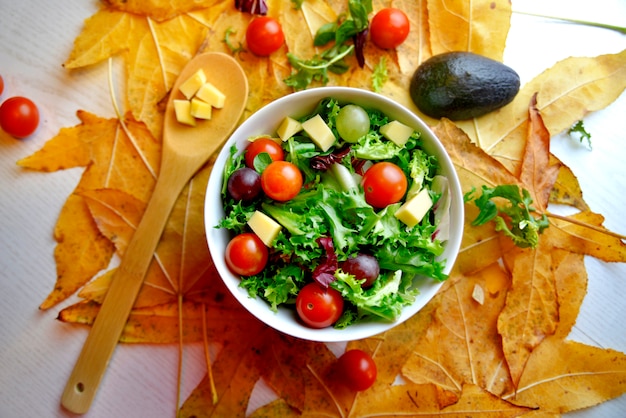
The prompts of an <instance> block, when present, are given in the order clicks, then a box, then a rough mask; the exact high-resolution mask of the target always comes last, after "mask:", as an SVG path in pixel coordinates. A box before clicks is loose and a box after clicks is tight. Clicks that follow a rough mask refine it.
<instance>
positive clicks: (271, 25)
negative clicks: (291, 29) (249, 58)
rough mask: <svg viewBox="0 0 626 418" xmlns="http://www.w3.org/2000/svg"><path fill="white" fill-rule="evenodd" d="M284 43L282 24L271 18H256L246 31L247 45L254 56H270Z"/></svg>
mask: <svg viewBox="0 0 626 418" xmlns="http://www.w3.org/2000/svg"><path fill="white" fill-rule="evenodd" d="M284 42H285V35H284V33H283V29H282V27H281V26H280V23H278V21H277V20H276V19H273V18H271V17H269V16H261V17H257V18H255V19H254V20H252V22H250V24H249V25H248V28H247V29H246V43H247V45H248V49H249V50H250V51H251V52H252V53H253V54H254V55H258V56H261V57H265V56H268V55H270V54H271V53H272V52H274V51H277V50H278V48H280V47H281V46H282V45H283V43H284Z"/></svg>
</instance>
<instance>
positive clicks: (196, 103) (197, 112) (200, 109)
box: [191, 97, 213, 120]
mask: <svg viewBox="0 0 626 418" xmlns="http://www.w3.org/2000/svg"><path fill="white" fill-rule="evenodd" d="M212 113H213V107H212V106H211V105H210V104H208V103H207V102H205V101H204V100H200V99H198V98H197V97H194V98H193V99H191V116H193V117H194V118H198V119H206V120H208V119H211V114H212Z"/></svg>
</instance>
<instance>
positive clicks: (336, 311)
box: [296, 283, 343, 328]
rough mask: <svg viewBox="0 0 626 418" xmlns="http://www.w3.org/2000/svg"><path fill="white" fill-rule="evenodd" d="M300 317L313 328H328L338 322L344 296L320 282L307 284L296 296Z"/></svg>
mask: <svg viewBox="0 0 626 418" xmlns="http://www.w3.org/2000/svg"><path fill="white" fill-rule="evenodd" d="M296 311H297V312H298V316H299V317H300V319H301V320H302V321H303V322H304V323H305V324H307V325H308V326H310V327H312V328H326V327H329V326H331V325H332V324H334V323H335V322H337V320H338V319H339V317H340V316H341V314H342V313H343V297H342V296H341V293H339V292H338V291H336V290H335V289H333V288H330V287H329V288H327V289H324V288H323V287H322V286H321V285H319V284H318V283H309V284H307V285H305V286H304V287H303V288H302V289H300V292H298V296H296Z"/></svg>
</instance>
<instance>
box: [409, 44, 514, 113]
mask: <svg viewBox="0 0 626 418" xmlns="http://www.w3.org/2000/svg"><path fill="white" fill-rule="evenodd" d="M519 86H520V80H519V75H518V74H517V73H516V72H515V71H514V70H513V69H512V68H510V67H507V66H506V65H504V64H502V63H500V62H498V61H495V60H492V59H490V58H487V57H484V56H482V55H478V54H474V53H472V52H460V51H459V52H446V53H443V54H439V55H435V56H433V57H431V58H430V59H428V60H426V61H424V62H423V63H422V64H421V65H420V66H419V67H418V68H417V70H416V71H415V73H414V74H413V78H412V79H411V85H410V90H409V91H410V94H411V99H413V102H414V103H415V105H416V106H417V107H418V109H419V110H420V111H422V112H423V113H425V114H426V115H428V116H431V117H433V118H442V117H445V118H448V119H451V120H463V119H471V118H475V117H479V116H482V115H484V114H486V113H489V112H491V111H494V110H496V109H499V108H501V107H502V106H504V105H506V104H508V103H509V102H511V100H513V98H514V97H515V95H516V94H517V92H518V91H519Z"/></svg>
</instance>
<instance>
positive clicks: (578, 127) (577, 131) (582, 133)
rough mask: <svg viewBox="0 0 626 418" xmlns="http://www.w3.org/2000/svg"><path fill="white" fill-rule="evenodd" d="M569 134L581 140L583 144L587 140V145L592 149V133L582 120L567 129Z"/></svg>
mask: <svg viewBox="0 0 626 418" xmlns="http://www.w3.org/2000/svg"><path fill="white" fill-rule="evenodd" d="M567 134H568V135H569V136H570V137H571V138H574V139H578V140H580V143H581V144H582V143H583V141H584V140H586V141H587V146H588V147H589V149H591V134H590V133H589V132H587V130H586V129H585V125H584V123H583V121H582V120H579V121H578V122H576V123H575V124H574V125H572V127H571V128H569V130H568V131H567Z"/></svg>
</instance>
